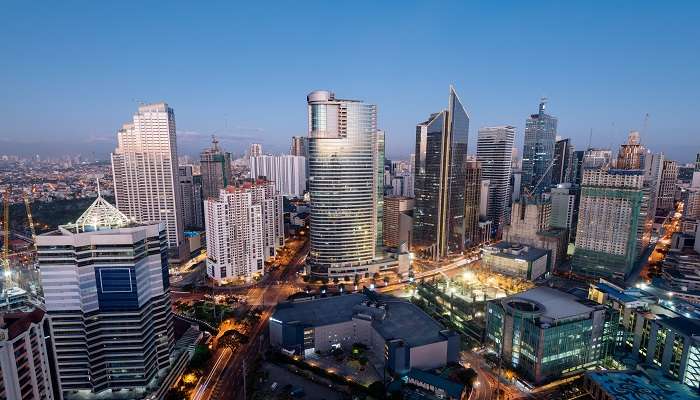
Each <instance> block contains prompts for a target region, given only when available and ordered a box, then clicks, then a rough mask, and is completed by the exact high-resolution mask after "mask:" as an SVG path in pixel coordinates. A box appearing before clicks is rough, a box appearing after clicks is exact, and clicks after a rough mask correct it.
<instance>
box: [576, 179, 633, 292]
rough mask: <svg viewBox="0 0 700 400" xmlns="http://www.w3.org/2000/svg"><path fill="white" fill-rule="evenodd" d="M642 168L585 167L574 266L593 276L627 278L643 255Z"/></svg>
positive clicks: (578, 270) (580, 271) (577, 269)
mask: <svg viewBox="0 0 700 400" xmlns="http://www.w3.org/2000/svg"><path fill="white" fill-rule="evenodd" d="M643 185H644V174H643V172H642V171H641V170H620V169H611V168H597V169H585V170H584V173H583V181H582V186H581V199H580V204H579V212H578V225H577V227H576V241H575V244H576V249H575V251H574V259H573V268H574V270H575V271H577V272H578V273H581V274H584V275H590V276H596V277H598V276H600V277H608V278H618V279H625V278H626V277H627V276H628V274H629V273H630V272H631V270H632V269H633V268H634V265H635V263H636V262H637V259H638V257H639V255H640V250H641V249H640V247H641V246H640V245H639V242H638V241H641V239H642V238H640V237H639V235H640V233H641V232H642V231H641V230H640V224H642V225H643V224H645V223H646V215H642V214H644V212H645V204H644V202H645V199H644V193H643V192H644V191H643Z"/></svg>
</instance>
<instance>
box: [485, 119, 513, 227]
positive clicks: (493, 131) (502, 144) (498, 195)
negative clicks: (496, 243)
mask: <svg viewBox="0 0 700 400" xmlns="http://www.w3.org/2000/svg"><path fill="white" fill-rule="evenodd" d="M514 140H515V127H512V126H508V125H506V126H494V127H485V128H480V129H479V137H478V140H477V143H476V157H477V159H478V160H479V161H480V162H481V177H482V179H488V180H489V192H488V196H489V200H488V210H487V213H486V217H487V218H488V219H489V220H491V221H492V222H493V226H494V227H495V228H496V229H497V230H498V231H500V230H501V228H503V225H505V224H507V223H508V220H507V218H506V216H507V212H508V210H507V209H508V205H509V203H508V192H509V186H510V177H511V159H512V157H511V154H512V151H513V141H514Z"/></svg>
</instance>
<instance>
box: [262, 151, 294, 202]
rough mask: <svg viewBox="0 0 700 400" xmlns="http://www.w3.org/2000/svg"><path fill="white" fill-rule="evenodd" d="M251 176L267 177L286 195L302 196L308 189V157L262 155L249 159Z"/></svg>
mask: <svg viewBox="0 0 700 400" xmlns="http://www.w3.org/2000/svg"><path fill="white" fill-rule="evenodd" d="M248 162H249V165H250V175H249V176H250V178H251V179H258V178H265V179H267V180H270V181H272V182H274V183H275V188H276V189H277V191H278V192H279V193H280V194H281V195H282V196H286V197H302V196H303V195H304V192H305V191H306V158H304V157H302V156H291V155H288V154H281V155H274V156H273V155H261V156H254V157H250V158H249V159H248Z"/></svg>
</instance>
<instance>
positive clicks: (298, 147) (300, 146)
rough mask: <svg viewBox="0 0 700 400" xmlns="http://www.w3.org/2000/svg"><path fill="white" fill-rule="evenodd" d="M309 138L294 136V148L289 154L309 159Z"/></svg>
mask: <svg viewBox="0 0 700 400" xmlns="http://www.w3.org/2000/svg"><path fill="white" fill-rule="evenodd" d="M308 141H309V138H307V137H306V136H292V147H291V149H290V151H289V154H291V155H293V156H299V157H305V158H306V157H308V154H309V152H308V148H309V143H308Z"/></svg>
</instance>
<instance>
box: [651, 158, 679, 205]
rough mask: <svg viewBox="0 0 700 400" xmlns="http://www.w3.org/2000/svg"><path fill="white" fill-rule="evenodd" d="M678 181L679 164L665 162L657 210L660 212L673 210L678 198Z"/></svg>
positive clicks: (670, 161)
mask: <svg viewBox="0 0 700 400" xmlns="http://www.w3.org/2000/svg"><path fill="white" fill-rule="evenodd" d="M676 180H678V163H676V162H675V161H673V160H664V164H663V169H662V170H661V179H660V181H659V194H658V198H657V201H656V208H658V209H659V210H662V211H670V210H673V206H674V203H675V198H676Z"/></svg>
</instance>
